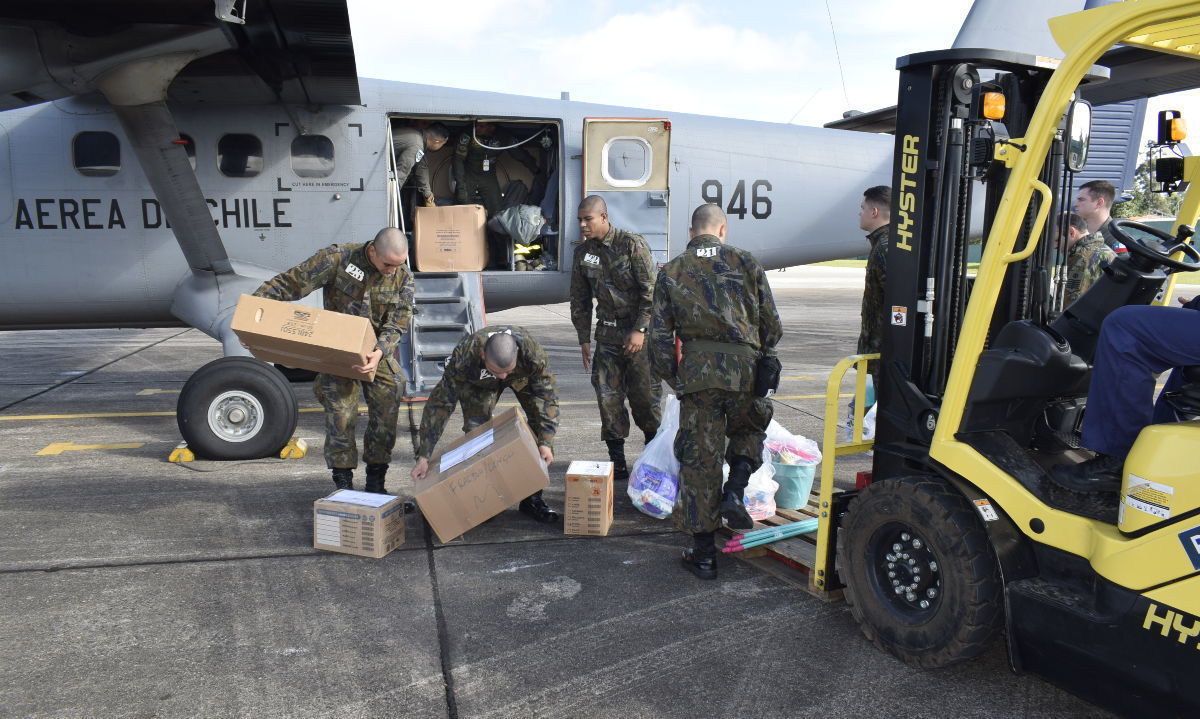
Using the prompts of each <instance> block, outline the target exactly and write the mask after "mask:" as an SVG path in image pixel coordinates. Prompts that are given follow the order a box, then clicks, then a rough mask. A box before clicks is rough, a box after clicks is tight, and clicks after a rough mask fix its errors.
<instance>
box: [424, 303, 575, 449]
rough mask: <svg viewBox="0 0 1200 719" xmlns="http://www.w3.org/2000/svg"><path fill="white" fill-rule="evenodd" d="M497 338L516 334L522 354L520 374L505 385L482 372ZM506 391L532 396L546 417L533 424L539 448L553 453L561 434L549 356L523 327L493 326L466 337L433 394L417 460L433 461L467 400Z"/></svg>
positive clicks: (519, 355) (516, 372)
mask: <svg viewBox="0 0 1200 719" xmlns="http://www.w3.org/2000/svg"><path fill="white" fill-rule="evenodd" d="M496 332H512V335H513V337H514V338H515V339H516V340H517V346H518V348H519V351H518V353H517V366H516V368H515V369H513V371H512V372H511V373H510V374H509V375H508V376H507V377H505V378H504V379H502V380H501V379H496V376H495V375H493V374H492V373H491V372H488V371H487V369H486V368H485V367H484V366H483V345H484V343H485V342H487V338H488V337H490V336H492V335H493V334H495V333H496ZM505 387H512V388H513V389H519V390H526V391H528V392H529V393H530V394H532V395H533V397H534V399H535V400H536V401H537V404H538V408H539V410H540V412H539V414H540V415H541V416H540V417H529V418H528V419H529V424H530V429H532V430H533V433H534V434H535V435H536V436H537V440H538V444H540V445H545V446H547V447H550V448H551V449H553V448H554V435H555V433H556V432H557V431H558V387H557V385H556V384H555V382H554V375H553V374H551V372H550V360H549V358H547V357H546V351H545V350H544V349H542V346H541V345H540V344H538V341H537V340H535V339H534V338H533V337H530V336H529V333H528V332H527V331H526V330H525V328H524V327H517V326H493V327H484V328H483V329H481V330H478V331H476V332H474V333H472V334H470V335H467V336H466V337H464V338H463V340H462V341H461V342H459V343H458V346H457V347H455V348H454V352H452V353H451V354H450V359H448V360H447V361H446V371H445V372H444V373H443V374H442V379H441V380H440V381H439V382H438V384H437V386H436V387H434V388H433V392H431V393H430V394H429V400H428V401H426V402H425V409H424V411H423V412H422V413H421V429H420V431H419V433H418V435H417V444H416V455H417V456H418V457H426V458H428V457H430V456H431V455H432V454H433V448H434V447H436V446H437V443H438V440H439V439H441V437H442V430H444V429H445V428H446V422H447V421H449V419H450V415H452V414H454V407H455V406H456V405H457V404H458V401H459V398H460V397H461V396H462V395H463V394H467V393H470V394H472V395H479V394H496V395H498V394H500V392H502V391H503V390H504V388H505Z"/></svg>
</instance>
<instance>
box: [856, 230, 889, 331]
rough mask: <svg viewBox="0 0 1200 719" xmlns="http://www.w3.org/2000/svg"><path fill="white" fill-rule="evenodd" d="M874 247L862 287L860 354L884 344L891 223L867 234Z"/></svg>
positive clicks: (869, 254)
mask: <svg viewBox="0 0 1200 719" xmlns="http://www.w3.org/2000/svg"><path fill="white" fill-rule="evenodd" d="M867 239H868V240H870V242H871V251H870V252H869V253H868V254H867V280H866V286H865V287H864V289H863V298H862V313H861V315H862V320H861V325H860V329H859V332H858V350H857V351H858V354H869V353H872V352H878V351H879V349H880V347H882V346H883V318H884V317H885V316H887V315H888V314H889V311H888V310H887V308H885V307H884V304H883V303H884V299H883V286H884V281H885V280H886V278H887V250H888V226H887V225H884V226H883V227H880V228H878V229H876V230H875V231H874V232H872V233H871V234H869V235H867Z"/></svg>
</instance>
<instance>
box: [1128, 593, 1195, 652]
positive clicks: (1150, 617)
mask: <svg viewBox="0 0 1200 719" xmlns="http://www.w3.org/2000/svg"><path fill="white" fill-rule="evenodd" d="M1142 629H1145V630H1147V631H1155V630H1157V631H1158V633H1159V634H1161V635H1162V636H1164V637H1167V638H1168V639H1174V640H1175V641H1177V642H1179V643H1180V644H1184V645H1187V644H1192V645H1194V646H1195V647H1196V648H1197V649H1200V642H1197V641H1196V637H1197V636H1200V619H1196V618H1195V617H1188V615H1186V614H1184V613H1183V612H1176V611H1173V610H1171V609H1167V608H1166V607H1163V613H1162V614H1159V613H1158V605H1157V604H1153V603H1152V604H1151V605H1150V606H1149V607H1146V618H1145V620H1144V621H1143V622H1142Z"/></svg>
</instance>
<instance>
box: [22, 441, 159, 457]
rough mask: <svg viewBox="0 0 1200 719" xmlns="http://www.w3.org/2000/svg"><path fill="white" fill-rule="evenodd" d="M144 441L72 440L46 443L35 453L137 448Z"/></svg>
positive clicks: (144, 444)
mask: <svg viewBox="0 0 1200 719" xmlns="http://www.w3.org/2000/svg"><path fill="white" fill-rule="evenodd" d="M145 446H146V443H145V442H124V443H121V444H75V443H74V442H55V443H53V444H48V445H46V446H45V447H43V448H42V449H40V450H39V451H38V452H37V454H39V455H48V454H62V453H63V452H77V451H79V450H84V449H137V448H138V447H145Z"/></svg>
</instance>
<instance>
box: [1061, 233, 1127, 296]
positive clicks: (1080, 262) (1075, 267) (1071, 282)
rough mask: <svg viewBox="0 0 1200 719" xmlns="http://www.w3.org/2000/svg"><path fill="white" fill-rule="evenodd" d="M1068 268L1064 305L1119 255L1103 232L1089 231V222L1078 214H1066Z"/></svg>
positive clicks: (1082, 291) (1087, 286)
mask: <svg viewBox="0 0 1200 719" xmlns="http://www.w3.org/2000/svg"><path fill="white" fill-rule="evenodd" d="M1066 245H1067V268H1066V274H1065V279H1064V283H1063V284H1064V290H1063V305H1062V306H1063V307H1064V308H1065V307H1067V306H1068V305H1070V304H1071V303H1072V302H1074V301H1075V300H1077V299H1079V296H1080V295H1082V294H1083V293H1084V292H1086V291H1087V288H1089V287H1091V286H1092V284H1094V283H1095V282H1096V280H1098V279H1100V275H1101V274H1103V272H1104V268H1105V267H1107V266H1108V264H1109V263H1110V262H1112V261H1113V260H1115V259H1117V253H1116V252H1114V251H1113V250H1112V248H1110V247H1109V246H1108V244H1106V243H1105V241H1104V239H1103V238H1102V237H1101V236H1100V233H1098V232H1097V233H1092V234H1090V235H1089V234H1087V222H1086V221H1084V219H1083V218H1082V217H1081V216H1079V215H1078V214H1076V213H1074V212H1071V213H1068V215H1067V235H1066Z"/></svg>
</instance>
